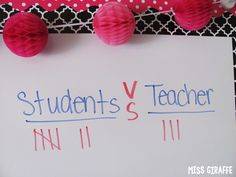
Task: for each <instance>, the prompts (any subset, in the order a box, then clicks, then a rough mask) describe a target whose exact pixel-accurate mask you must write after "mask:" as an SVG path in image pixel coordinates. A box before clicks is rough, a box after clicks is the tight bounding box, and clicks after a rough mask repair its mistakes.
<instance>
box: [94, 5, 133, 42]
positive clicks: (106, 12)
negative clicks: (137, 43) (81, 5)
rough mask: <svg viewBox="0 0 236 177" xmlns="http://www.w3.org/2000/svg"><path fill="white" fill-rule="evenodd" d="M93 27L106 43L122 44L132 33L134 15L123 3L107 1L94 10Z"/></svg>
mask: <svg viewBox="0 0 236 177" xmlns="http://www.w3.org/2000/svg"><path fill="white" fill-rule="evenodd" d="M93 28H94V30H95V33H96V35H97V36H98V37H99V38H100V39H101V40H102V41H103V42H105V43H106V44H109V45H120V44H124V43H126V42H127V41H128V40H129V39H130V38H131V37H132V35H133V33H134V29H135V19H134V15H133V13H132V12H131V10H130V9H129V8H128V7H126V6H125V5H124V4H122V3H118V2H109V3H106V4H104V5H103V6H102V7H101V8H100V9H98V11H97V12H96V14H95V17H94V20H93Z"/></svg>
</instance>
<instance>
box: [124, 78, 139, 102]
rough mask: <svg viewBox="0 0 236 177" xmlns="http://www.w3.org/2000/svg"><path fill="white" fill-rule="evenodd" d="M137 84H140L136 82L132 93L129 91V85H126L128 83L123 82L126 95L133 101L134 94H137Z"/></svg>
mask: <svg viewBox="0 0 236 177" xmlns="http://www.w3.org/2000/svg"><path fill="white" fill-rule="evenodd" d="M137 83H138V81H134V83H133V86H132V90H131V92H130V91H129V89H128V86H127V83H126V82H123V85H124V88H125V92H126V95H127V96H128V97H129V98H130V99H133V98H134V92H135V89H136V86H137Z"/></svg>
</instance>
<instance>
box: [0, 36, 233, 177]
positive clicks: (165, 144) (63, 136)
mask: <svg viewBox="0 0 236 177" xmlns="http://www.w3.org/2000/svg"><path fill="white" fill-rule="evenodd" d="M2 43H3V41H1V44H2ZM0 51H1V54H0V81H1V87H0V107H1V109H0V118H1V124H0V142H1V143H0V176H1V177H42V176H43V177H65V176H66V177H78V176H83V177H121V176H125V177H144V176H148V177H157V176H161V177H173V176H181V177H185V176H186V177H187V176H189V175H190V174H189V173H192V174H193V173H197V172H199V173H201V176H209V175H210V174H209V172H210V171H208V170H209V167H212V166H218V167H219V166H227V167H231V168H232V169H233V173H232V174H228V175H227V176H235V174H236V173H235V168H236V158H235V157H236V139H235V137H236V122H235V107H234V104H235V103H234V78H233V55H232V40H231V38H220V37H217V38H214V37H186V36H151V35H136V36H134V38H133V39H132V41H131V42H130V43H129V44H126V45H123V46H118V47H111V46H106V45H104V44H102V43H101V42H100V41H99V40H98V39H96V37H95V36H93V35H91V34H88V35H86V34H80V35H76V34H63V35H50V38H49V44H48V46H47V48H46V49H45V51H44V52H43V53H41V54H40V55H38V56H36V57H34V58H31V59H22V58H20V57H17V56H15V55H14V54H12V53H10V51H9V50H8V49H7V48H6V47H5V46H4V45H1V47H0ZM191 170H192V171H191Z"/></svg>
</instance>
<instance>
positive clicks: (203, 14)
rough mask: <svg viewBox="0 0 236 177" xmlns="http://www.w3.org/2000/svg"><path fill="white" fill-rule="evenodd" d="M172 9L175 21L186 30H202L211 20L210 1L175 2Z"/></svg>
mask: <svg viewBox="0 0 236 177" xmlns="http://www.w3.org/2000/svg"><path fill="white" fill-rule="evenodd" d="M173 8H174V13H175V21H176V22H177V23H178V24H179V25H180V26H181V27H182V28H184V29H186V30H190V31H196V30H199V29H202V28H204V27H205V26H207V25H208V23H209V22H210V20H211V18H212V0H176V1H175V5H174V7H173Z"/></svg>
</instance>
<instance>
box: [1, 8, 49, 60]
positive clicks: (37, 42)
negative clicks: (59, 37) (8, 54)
mask: <svg viewBox="0 0 236 177" xmlns="http://www.w3.org/2000/svg"><path fill="white" fill-rule="evenodd" d="M3 40H4V42H5V43H6V46H7V47H8V48H9V49H10V50H11V51H12V52H13V53H14V54H16V55H18V56H21V57H32V56H34V55H37V54H38V53H40V52H41V51H42V50H43V49H44V47H45V46H46V44H47V41H48V30H47V27H46V25H45V23H44V22H43V21H42V20H41V19H40V18H39V17H38V16H37V15H35V14H32V13H28V12H20V13H17V14H15V15H13V16H11V17H10V18H9V20H8V21H7V22H6V24H5V26H4V29H3Z"/></svg>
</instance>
